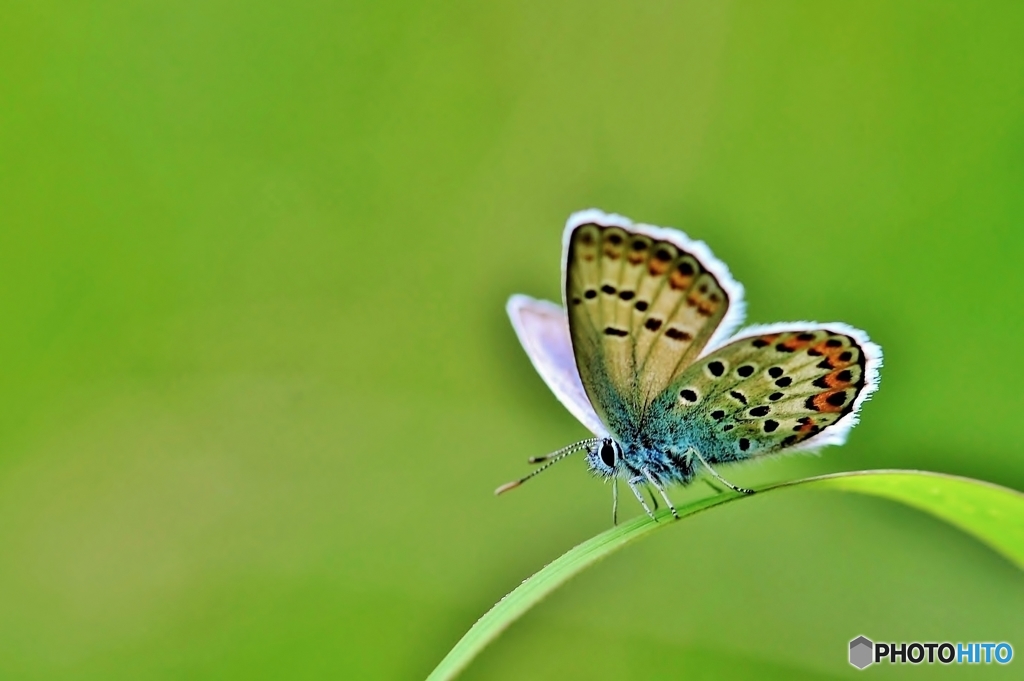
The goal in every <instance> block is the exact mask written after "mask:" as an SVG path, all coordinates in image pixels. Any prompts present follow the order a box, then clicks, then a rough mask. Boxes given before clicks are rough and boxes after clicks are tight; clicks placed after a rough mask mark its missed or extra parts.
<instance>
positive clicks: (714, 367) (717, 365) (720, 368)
mask: <svg viewBox="0 0 1024 681" xmlns="http://www.w3.org/2000/svg"><path fill="white" fill-rule="evenodd" d="M708 371H710V372H711V373H712V374H714V375H715V376H721V375H722V374H723V373H724V372H725V365H723V364H722V363H721V362H719V361H718V360H717V359H716V360H715V361H714V362H709V363H708Z"/></svg>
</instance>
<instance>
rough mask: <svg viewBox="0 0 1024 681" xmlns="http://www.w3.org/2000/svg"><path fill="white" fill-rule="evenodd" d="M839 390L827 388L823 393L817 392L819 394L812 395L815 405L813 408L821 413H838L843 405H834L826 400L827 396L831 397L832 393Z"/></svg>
mask: <svg viewBox="0 0 1024 681" xmlns="http://www.w3.org/2000/svg"><path fill="white" fill-rule="evenodd" d="M839 392H843V391H841V390H827V391H825V392H823V393H819V394H817V395H815V396H814V406H815V408H816V409H817V410H818V411H820V412H822V413H825V414H838V413H839V412H841V411H842V410H843V406H844V405H842V404H840V405H839V406H836V405H834V404H832V403H830V402H829V401H828V398H829V397H831V396H832V395H834V394H836V393H839Z"/></svg>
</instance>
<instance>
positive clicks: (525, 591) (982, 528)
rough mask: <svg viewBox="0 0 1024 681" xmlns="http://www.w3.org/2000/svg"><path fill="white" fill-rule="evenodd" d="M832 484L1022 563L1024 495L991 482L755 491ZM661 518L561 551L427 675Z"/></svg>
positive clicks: (857, 481) (810, 482)
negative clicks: (936, 522) (931, 520)
mask: <svg viewBox="0 0 1024 681" xmlns="http://www.w3.org/2000/svg"><path fill="white" fill-rule="evenodd" d="M797 486H799V487H806V488H820V489H835V490H843V491H848V492H856V493H858V494H869V495H873V496H878V497H883V498H886V499H892V500H894V501H899V502H901V503H904V504H907V505H908V506H911V507H913V508H917V509H919V510H922V511H925V512H926V513H930V514H932V515H934V516H935V517H937V518H939V519H941V520H944V521H946V522H948V523H950V524H951V525H953V526H954V527H957V528H959V529H961V530H963V531H964V532H966V533H968V534H970V535H972V536H974V537H976V538H977V539H978V540H979V541H981V542H983V543H985V544H986V545H988V546H989V547H991V548H992V549H994V550H995V551H997V552H999V553H1000V554H1002V555H1003V556H1004V557H1006V558H1007V559H1008V560H1010V561H1011V562H1013V563H1014V564H1016V565H1017V566H1018V567H1020V568H1022V569H1024V494H1021V493H1020V492H1017V491H1015V490H1011V489H1008V488H1006V487H1000V486H999V485H993V484H991V483H987V482H982V481H979V480H972V479H970V478H962V477H957V476H953V475H944V474H941V473H930V472H927V471H901V470H879V471H857V472H853V473H838V474H834V475H824V476H820V477H815V478H806V479H804V480H798V481H796V482H787V483H782V484H779V485H775V486H772V487H769V488H767V489H764V490H761V491H760V492H759V493H758V494H759V495H760V494H764V493H767V492H774V491H776V490H781V489H785V488H789V487H797ZM744 498H746V497H744V496H740V495H732V494H721V495H718V496H714V497H711V498H707V499H701V500H698V501H695V502H693V503H690V504H687V505H685V506H682V507H680V508H679V509H678V511H679V516H680V518H686V517H688V516H692V515H694V514H695V513H699V512H700V511H704V510H707V509H709V508H712V507H714V506H719V505H721V504H726V503H733V502H736V501H739V500H740V499H744ZM658 520H659V522H655V521H653V520H651V519H650V518H648V517H646V516H639V517H637V518H634V519H632V520H629V521H627V522H625V523H623V524H622V525H619V526H617V527H613V528H612V529H610V530H607V531H606V532H602V533H601V534H599V535H597V536H596V537H593V538H591V539H588V540H587V541H585V542H583V543H582V544H580V545H578V546H576V547H574V548H572V549H570V550H569V551H568V552H566V553H564V554H562V556H560V557H559V558H557V559H555V560H554V561H552V562H551V563H549V564H548V565H546V566H545V567H544V568H542V569H541V570H540V571H538V572H537V573H535V574H534V575H533V576H531V577H530V578H528V579H527V580H526V581H524V582H523V583H522V584H520V585H519V586H518V587H516V588H515V589H514V590H513V591H512V592H511V593H509V594H508V595H507V596H505V597H504V598H502V599H501V600H500V601H498V603H497V604H495V606H494V607H493V608H491V609H490V610H489V611H488V612H487V613H486V614H485V615H484V616H483V617H481V618H480V619H479V620H477V622H476V624H474V625H473V626H472V627H471V628H470V630H469V631H468V632H466V634H465V636H463V637H462V639H461V640H459V642H458V643H456V644H455V647H454V648H452V649H451V651H449V653H448V654H447V655H446V656H445V658H444V659H443V660H441V663H440V664H439V665H437V667H436V668H435V669H434V671H433V672H432V673H431V674H430V676H429V677H428V679H427V681H442V680H446V679H453V678H455V676H456V675H457V674H458V673H459V672H460V671H462V670H463V669H464V668H465V667H466V665H468V664H469V663H470V661H472V659H473V658H474V657H476V656H477V655H478V654H479V653H480V651H481V650H483V649H484V647H486V646H487V644H489V643H490V642H491V641H493V640H494V639H495V638H497V637H498V635H500V634H501V632H502V631H504V630H505V629H506V628H507V627H508V626H509V625H510V624H512V622H514V621H515V620H516V619H518V618H519V617H520V616H522V615H523V614H524V613H525V612H526V611H527V610H529V609H530V608H532V607H533V606H534V605H536V604H537V603H539V602H540V601H541V600H542V599H543V598H544V597H545V596H547V595H548V594H550V593H551V592H553V591H554V590H555V589H557V588H558V587H559V586H561V585H562V584H564V583H565V582H567V581H569V580H570V579H571V578H572V577H574V576H575V575H576V574H578V573H579V572H581V571H582V570H584V569H585V568H586V567H588V566H589V565H592V564H593V563H596V562H597V561H599V560H601V559H602V558H604V557H605V556H607V555H609V554H611V553H613V552H614V551H617V550H618V549H620V548H622V547H623V546H625V545H626V544H628V543H630V542H633V541H636V540H637V539H640V538H642V537H646V536H647V535H649V534H650V533H652V532H654V531H655V530H659V529H663V528H666V527H670V526H672V525H674V523H672V522H668V520H669V514H668V512H667V511H662V512H661V513H660V514H658Z"/></svg>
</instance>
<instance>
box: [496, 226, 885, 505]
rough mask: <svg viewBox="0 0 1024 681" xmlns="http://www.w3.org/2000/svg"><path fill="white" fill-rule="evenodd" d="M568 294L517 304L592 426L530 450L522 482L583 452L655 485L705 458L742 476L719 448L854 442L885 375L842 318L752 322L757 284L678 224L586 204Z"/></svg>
mask: <svg viewBox="0 0 1024 681" xmlns="http://www.w3.org/2000/svg"><path fill="white" fill-rule="evenodd" d="M562 241H563V253H562V293H563V296H564V300H563V303H564V307H563V306H559V305H556V304H555V303H551V302H547V301H543V300H536V299H534V298H530V297H529V296H525V295H515V296H512V298H511V299H510V300H509V301H508V307H507V309H508V314H509V317H510V318H511V320H512V326H513V328H514V329H515V332H516V335H517V336H518V337H519V340H520V342H521V343H522V345H523V348H524V349H525V350H526V354H527V355H528V356H529V358H530V360H531V361H532V363H533V366H534V367H535V368H536V369H537V372H538V373H540V375H541V377H542V378H543V379H544V381H545V382H546V383H547V385H548V387H549V388H551V390H552V392H554V393H555V396H556V397H557V398H558V399H559V401H561V403H562V404H563V405H565V407H566V408H567V409H568V410H569V411H570V412H571V413H572V415H573V416H575V417H576V418H577V419H578V420H579V421H580V422H581V423H582V424H583V425H584V426H585V427H586V428H587V429H588V430H589V431H590V432H591V433H593V435H594V437H592V438H588V439H586V440H582V441H580V442H576V443H574V444H571V445H569V446H568V447H564V448H562V449H559V450H558V451H555V452H552V453H551V454H548V455H546V456H539V457H533V458H531V459H530V463H537V464H544V465H542V466H541V467H540V468H538V469H535V470H534V471H533V472H532V473H530V474H529V475H527V476H525V477H523V478H520V479H519V480H515V481H513V482H510V483H507V484H505V485H502V486H501V487H499V488H498V489H497V490H495V494H501V493H503V492H506V491H508V490H510V489H513V488H514V487H518V486H519V485H521V484H522V483H523V482H525V481H526V480H529V479H530V478H532V477H533V476H535V475H537V474H538V473H540V472H541V471H543V470H546V469H547V468H548V467H549V466H551V465H552V464H554V463H556V462H558V461H561V460H562V459H564V458H565V457H567V456H569V455H570V454H573V453H575V452H581V451H582V452H586V462H587V465H588V467H589V469H590V471H591V472H592V473H593V474H595V475H596V476H598V477H601V478H604V479H611V480H612V482H613V486H612V490H613V491H612V499H613V501H612V521H613V523H614V522H615V521H616V519H617V512H618V481H619V480H620V479H621V480H622V481H624V482H625V483H626V485H627V486H628V487H629V488H630V490H631V491H632V492H633V494H634V496H636V498H637V500H638V501H639V502H640V505H641V506H642V507H643V509H644V511H646V513H647V514H648V515H649V516H651V517H652V518H654V513H653V512H652V511H651V507H650V506H648V504H647V502H646V501H645V499H644V496H643V494H642V493H641V489H642V488H646V489H647V490H648V491H649V492H650V496H651V500H652V505H653V506H654V507H655V509H657V498H656V497H655V496H654V494H653V490H656V491H657V492H658V494H659V495H660V496H661V498H662V499H663V500H664V501H665V503H666V504H667V505H668V508H669V509H670V510H671V511H672V514H673V516H675V517H677V518H678V515H677V513H676V509H675V506H674V505H673V504H672V501H671V500H670V499H669V497H668V495H667V493H666V491H665V488H666V486H668V485H670V484H680V485H685V484H688V483H690V482H691V481H693V480H694V478H695V477H696V476H697V475H698V474H700V473H702V472H706V473H707V474H709V475H710V476H712V477H713V478H715V479H716V480H718V481H719V482H721V483H722V484H724V485H726V486H727V487H729V488H731V489H732V490H734V491H736V492H740V493H745V494H753V490H750V489H746V488H742V487H738V486H736V485H734V484H732V483H730V482H728V481H727V480H725V478H723V477H722V476H721V475H720V474H719V473H718V472H717V471H716V470H715V466H717V465H719V464H728V463H733V462H738V461H744V460H746V459H750V458H753V457H761V456H768V455H772V454H781V453H788V452H795V451H801V450H816V449H818V448H820V447H823V446H826V445H838V444H842V443H843V442H845V440H846V437H847V434H848V433H849V431H850V429H851V428H852V427H853V426H854V425H855V424H856V423H857V415H858V411H859V410H860V408H861V405H862V404H863V403H864V401H865V400H866V399H867V398H868V397H869V396H870V395H871V394H872V393H873V392H874V391H875V390H876V389H877V388H878V369H879V367H880V366H881V364H882V350H881V348H880V347H879V346H878V345H876V344H875V343H872V342H871V341H870V340H869V338H868V336H867V334H866V333H864V332H863V331H861V330H859V329H855V328H853V327H851V326H848V325H847V324H843V323H838V322H837V323H828V324H818V323H815V322H788V323H781V324H769V325H762V326H751V327H747V328H745V329H743V330H742V331H739V332H738V333H735V334H734V331H735V330H736V328H737V327H738V326H739V325H740V324H741V323H742V321H743V316H744V302H743V287H742V286H741V285H740V284H739V283H738V282H737V281H735V280H734V279H733V278H732V275H731V274H730V273H729V268H728V267H726V265H725V263H723V262H722V261H721V260H718V259H717V258H716V257H715V256H714V255H713V254H712V253H711V250H710V249H709V248H708V247H707V245H705V244H704V243H703V242H701V241H694V240H692V239H690V238H689V237H687V236H686V235H685V234H683V233H682V232H680V231H678V230H675V229H667V228H660V227H653V226H650V225H643V224H634V223H632V222H631V221H630V220H629V219H628V218H625V217H622V216H620V215H608V214H605V213H603V212H601V211H598V210H587V211H582V212H579V213H575V214H573V215H572V216H570V217H569V220H568V222H567V223H566V226H565V231H564V234H563V240H562Z"/></svg>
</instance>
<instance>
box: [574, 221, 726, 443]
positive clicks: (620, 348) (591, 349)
mask: <svg viewBox="0 0 1024 681" xmlns="http://www.w3.org/2000/svg"><path fill="white" fill-rule="evenodd" d="M565 250H566V254H565V258H566V262H565V293H566V296H565V297H566V304H567V307H568V313H569V328H570V334H571V338H572V344H573V350H574V353H575V357H576V364H577V366H578V367H579V368H580V377H581V379H582V381H583V385H584V387H585V388H586V390H587V393H588V395H589V396H590V399H591V402H592V403H593V404H594V407H595V409H596V410H597V412H598V414H600V415H601V416H602V418H604V419H605V421H606V423H608V419H609V417H610V418H611V419H612V420H615V418H616V416H615V415H616V414H619V413H621V412H623V411H626V412H629V413H631V414H633V415H636V414H638V413H640V412H641V411H642V410H643V409H644V407H645V406H646V405H647V404H648V403H649V402H650V401H651V400H652V399H653V398H654V397H656V396H657V395H658V394H660V393H661V392H662V391H663V390H664V389H665V387H666V386H667V385H669V384H670V383H671V382H672V381H673V379H674V378H675V377H676V376H677V375H678V374H679V373H680V372H681V371H682V370H683V369H685V367H686V366H687V365H689V364H690V363H691V362H692V361H694V360H695V359H696V358H697V356H698V355H699V354H700V351H701V350H702V349H703V348H704V347H705V346H706V345H707V344H708V342H709V341H710V340H711V339H712V337H713V336H715V335H716V332H722V331H725V332H728V330H729V328H724V327H731V326H732V325H733V324H734V323H735V322H736V321H738V319H737V318H738V316H739V315H740V314H742V302H741V301H742V288H741V287H740V286H739V285H738V284H736V283H735V282H734V281H733V280H732V278H731V277H730V276H729V273H728V270H727V269H726V268H725V266H724V265H722V264H721V263H720V262H719V261H717V260H715V259H714V257H713V256H712V255H711V254H710V251H708V250H707V247H706V246H704V245H703V244H702V243H700V242H691V241H689V240H688V239H686V237H685V236H684V235H682V234H681V233H680V232H676V231H674V230H672V231H670V230H661V229H658V228H652V227H646V226H643V225H632V224H630V223H629V222H628V221H625V220H624V219H620V218H617V217H616V216H607V215H604V214H601V213H593V214H591V213H584V214H581V215H577V216H574V217H573V218H572V219H570V223H569V225H568V226H567V228H566V249H565ZM731 305H732V306H733V309H732V312H730V306H731ZM727 318H728V320H729V322H728V323H726V324H723V320H726V319H727Z"/></svg>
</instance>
